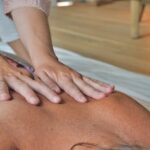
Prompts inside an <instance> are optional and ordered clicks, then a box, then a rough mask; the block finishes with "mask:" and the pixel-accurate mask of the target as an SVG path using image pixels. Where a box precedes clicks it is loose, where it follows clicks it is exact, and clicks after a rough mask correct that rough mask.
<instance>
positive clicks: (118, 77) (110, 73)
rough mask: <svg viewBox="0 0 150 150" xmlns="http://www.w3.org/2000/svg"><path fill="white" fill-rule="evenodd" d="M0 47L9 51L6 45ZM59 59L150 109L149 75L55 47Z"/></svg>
mask: <svg viewBox="0 0 150 150" xmlns="http://www.w3.org/2000/svg"><path fill="white" fill-rule="evenodd" d="M0 49H3V50H7V51H9V52H10V51H11V49H10V48H9V47H7V46H6V45H0ZM54 49H55V52H56V55H57V56H58V57H59V59H60V60H61V61H62V62H63V63H65V64H67V65H68V66H70V67H71V68H74V69H75V70H77V71H78V72H80V73H82V74H84V75H87V76H90V77H92V78H95V79H99V80H101V81H104V82H108V83H110V84H114V85H115V86H116V89H117V90H119V91H121V92H124V93H126V94H128V95H130V96H132V97H134V98H136V99H137V100H138V101H139V102H140V103H142V104H143V105H145V106H146V107H147V108H149V109H150V77H149V76H145V75H140V74H137V73H133V72H130V71H127V70H124V69H121V68H118V67H115V66H113V65H110V64H106V63H104V62H101V61H96V60H94V59H90V58H86V57H83V56H81V55H78V54H75V53H73V52H69V51H66V50H64V49H62V48H57V47H55V48H54ZM11 52H12V51H11Z"/></svg>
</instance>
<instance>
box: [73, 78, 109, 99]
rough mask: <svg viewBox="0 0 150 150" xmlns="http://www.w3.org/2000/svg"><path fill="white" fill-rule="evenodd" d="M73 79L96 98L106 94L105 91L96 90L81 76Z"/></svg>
mask: <svg viewBox="0 0 150 150" xmlns="http://www.w3.org/2000/svg"><path fill="white" fill-rule="evenodd" d="M73 81H74V83H75V84H76V85H77V86H78V87H79V88H80V90H81V91H82V92H83V93H84V94H85V95H87V96H89V97H92V98H94V99H101V98H104V97H105V96H106V95H105V94H104V93H103V92H100V91H98V90H96V89H95V88H93V87H92V86H90V85H89V84H88V83H86V82H85V81H83V80H82V79H81V78H74V79H73Z"/></svg>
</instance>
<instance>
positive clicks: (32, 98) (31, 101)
mask: <svg viewBox="0 0 150 150" xmlns="http://www.w3.org/2000/svg"><path fill="white" fill-rule="evenodd" d="M29 100H30V103H31V104H33V105H37V104H38V103H39V101H40V100H39V99H38V98H36V97H30V99H29Z"/></svg>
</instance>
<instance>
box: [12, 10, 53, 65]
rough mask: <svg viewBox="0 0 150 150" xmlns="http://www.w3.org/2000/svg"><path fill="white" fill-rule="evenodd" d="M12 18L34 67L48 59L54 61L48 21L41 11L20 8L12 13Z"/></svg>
mask: <svg viewBox="0 0 150 150" xmlns="http://www.w3.org/2000/svg"><path fill="white" fill-rule="evenodd" d="M12 17H13V20H14V22H15V23H16V27H17V30H18V32H19V34H20V38H21V40H22V42H23V44H24V46H25V48H26V49H27V52H28V53H29V55H30V57H31V61H32V64H33V65H34V66H37V65H38V64H41V63H43V62H44V61H46V60H47V59H49V58H51V59H52V60H55V59H56V56H55V54H54V51H53V46H52V41H51V35H50V30H49V25H48V19H47V16H46V15H45V14H44V13H43V12H42V11H41V10H39V9H36V8H31V7H28V8H27V7H24V8H23V7H22V8H18V9H15V10H14V11H12Z"/></svg>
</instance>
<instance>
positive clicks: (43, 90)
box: [19, 76, 61, 103]
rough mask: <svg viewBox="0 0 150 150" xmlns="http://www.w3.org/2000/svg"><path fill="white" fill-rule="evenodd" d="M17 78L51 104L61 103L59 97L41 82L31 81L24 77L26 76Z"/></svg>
mask: <svg viewBox="0 0 150 150" xmlns="http://www.w3.org/2000/svg"><path fill="white" fill-rule="evenodd" d="M19 78H20V79H21V80H22V81H24V82H25V83H26V84H28V85H29V86H30V87H31V88H32V89H34V90H35V91H36V92H38V93H40V94H42V95H43V96H45V97H46V98H47V99H49V100H50V101H51V102H53V103H59V102H60V101H61V99H60V97H59V96H58V95H57V94H56V93H55V92H54V91H53V90H51V89H50V88H49V87H48V86H46V85H45V84H43V83H42V82H40V81H35V80H32V79H31V78H29V77H26V76H20V77H19Z"/></svg>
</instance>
